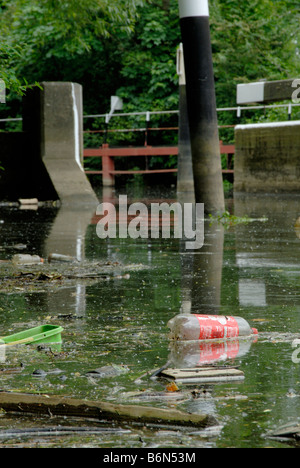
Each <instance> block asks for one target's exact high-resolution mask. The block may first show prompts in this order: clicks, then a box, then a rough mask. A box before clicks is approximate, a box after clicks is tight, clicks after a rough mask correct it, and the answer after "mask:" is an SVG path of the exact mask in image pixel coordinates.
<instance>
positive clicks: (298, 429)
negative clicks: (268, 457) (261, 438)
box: [267, 423, 300, 441]
mask: <svg viewBox="0 0 300 468" xmlns="http://www.w3.org/2000/svg"><path fill="white" fill-rule="evenodd" d="M267 437H269V438H272V439H273V438H274V439H275V438H278V439H294V440H297V441H299V440H300V424H298V423H290V424H287V425H285V426H281V427H278V428H277V429H275V430H273V431H271V432H269V433H268V434H267Z"/></svg>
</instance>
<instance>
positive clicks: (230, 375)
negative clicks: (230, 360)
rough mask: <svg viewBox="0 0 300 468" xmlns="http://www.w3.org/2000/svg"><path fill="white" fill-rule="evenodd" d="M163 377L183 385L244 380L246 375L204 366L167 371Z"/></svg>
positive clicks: (234, 369) (226, 368)
mask: <svg viewBox="0 0 300 468" xmlns="http://www.w3.org/2000/svg"><path fill="white" fill-rule="evenodd" d="M160 376H161V377H166V378H169V379H174V380H175V381H176V382H180V383H183V384H189V383H219V382H231V381H237V380H243V379H244V373H243V372H242V371H241V370H239V369H236V368H233V367H214V366H211V367H209V366H204V367H195V368H187V369H166V370H164V371H162V372H161V374H160Z"/></svg>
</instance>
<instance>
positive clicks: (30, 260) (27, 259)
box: [12, 254, 44, 265]
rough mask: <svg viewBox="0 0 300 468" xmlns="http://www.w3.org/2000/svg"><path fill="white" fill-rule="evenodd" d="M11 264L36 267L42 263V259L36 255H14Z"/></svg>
mask: <svg viewBox="0 0 300 468" xmlns="http://www.w3.org/2000/svg"><path fill="white" fill-rule="evenodd" d="M12 263H13V264H14V265H37V264H39V263H44V259H43V258H41V257H39V256H38V255H27V254H25V255H23V254H19V255H14V256H13V258H12Z"/></svg>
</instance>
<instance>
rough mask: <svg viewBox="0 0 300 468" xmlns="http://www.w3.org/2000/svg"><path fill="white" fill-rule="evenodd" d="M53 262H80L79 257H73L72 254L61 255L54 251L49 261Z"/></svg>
mask: <svg viewBox="0 0 300 468" xmlns="http://www.w3.org/2000/svg"><path fill="white" fill-rule="evenodd" d="M52 262H62V263H79V261H78V260H77V258H75V257H71V256H70V255H61V254H56V253H52V254H50V255H49V257H48V263H52Z"/></svg>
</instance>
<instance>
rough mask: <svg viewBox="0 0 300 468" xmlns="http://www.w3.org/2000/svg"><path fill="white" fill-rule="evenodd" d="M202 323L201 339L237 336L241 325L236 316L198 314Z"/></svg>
mask: <svg viewBox="0 0 300 468" xmlns="http://www.w3.org/2000/svg"><path fill="white" fill-rule="evenodd" d="M196 317H197V319H198V320H199V324H200V336H199V340H213V339H222V338H236V337H237V336H239V326H238V323H237V321H236V320H235V318H234V317H223V316H219V315H196Z"/></svg>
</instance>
